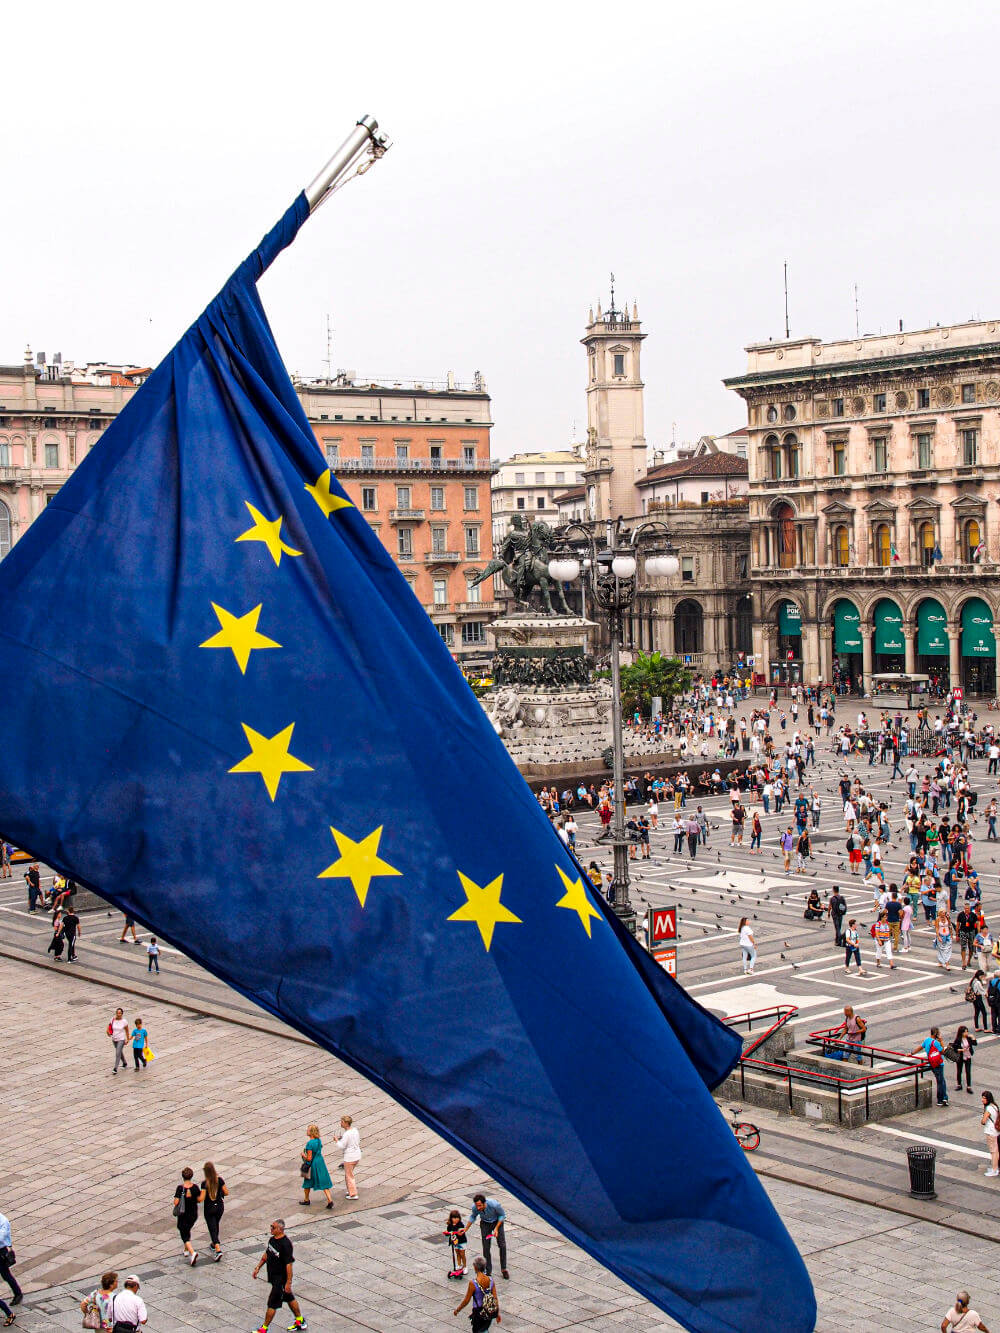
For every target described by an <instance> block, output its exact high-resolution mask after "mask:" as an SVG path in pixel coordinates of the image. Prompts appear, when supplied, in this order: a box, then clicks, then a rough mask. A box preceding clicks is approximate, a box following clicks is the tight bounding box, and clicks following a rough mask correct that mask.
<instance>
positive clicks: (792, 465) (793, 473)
mask: <svg viewBox="0 0 1000 1333" xmlns="http://www.w3.org/2000/svg"><path fill="white" fill-rule="evenodd" d="M784 445H785V476H786V477H797V476H798V475H799V441H798V437H797V436H795V435H786V436H785V440H784Z"/></svg>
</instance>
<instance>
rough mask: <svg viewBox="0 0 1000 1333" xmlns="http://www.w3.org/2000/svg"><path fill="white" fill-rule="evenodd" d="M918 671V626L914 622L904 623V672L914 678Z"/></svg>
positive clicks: (907, 621) (905, 621)
mask: <svg viewBox="0 0 1000 1333" xmlns="http://www.w3.org/2000/svg"><path fill="white" fill-rule="evenodd" d="M916 669H917V626H916V624H915V623H914V622H913V621H910V620H904V621H903V670H904V671H905V672H906V674H907V675H908V676H912V675H913V673H914V672H915V671H916Z"/></svg>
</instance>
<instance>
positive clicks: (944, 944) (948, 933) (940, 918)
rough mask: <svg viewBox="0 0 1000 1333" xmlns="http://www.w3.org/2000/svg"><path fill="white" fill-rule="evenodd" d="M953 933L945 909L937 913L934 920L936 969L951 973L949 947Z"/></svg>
mask: <svg viewBox="0 0 1000 1333" xmlns="http://www.w3.org/2000/svg"><path fill="white" fill-rule="evenodd" d="M953 935H954V932H953V930H952V925H951V917H950V916H949V915H948V909H947V907H942V908H940V910H939V911H938V914H937V917H936V918H935V920H934V949H935V952H936V953H937V960H938V967H942V968H944V970H945V971H946V972H950V971H951V945H952V938H953Z"/></svg>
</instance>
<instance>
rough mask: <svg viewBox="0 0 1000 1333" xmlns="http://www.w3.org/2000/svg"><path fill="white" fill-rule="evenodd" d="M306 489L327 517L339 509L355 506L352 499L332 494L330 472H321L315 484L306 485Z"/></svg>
mask: <svg viewBox="0 0 1000 1333" xmlns="http://www.w3.org/2000/svg"><path fill="white" fill-rule="evenodd" d="M306 490H307V491H308V492H309V494H310V495H311V496H312V498H313V499H314V500H315V501H316V503H317V504H318V505H319V507H320V509H322V511H323V514H324V516H325V517H326V518H329V517H330V515H331V514H332V513H334V512H335V510H337V509H353V508H354V506H353V505H352V504H351V502H350V500H345V499H344V497H343V496H342V495H331V494H330V472H329V469H328V470H327V471H326V472H321V473H320V474H319V476H318V477H317V478H316V485H315V486H306Z"/></svg>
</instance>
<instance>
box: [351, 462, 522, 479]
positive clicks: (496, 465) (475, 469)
mask: <svg viewBox="0 0 1000 1333" xmlns="http://www.w3.org/2000/svg"><path fill="white" fill-rule="evenodd" d="M333 471H334V472H335V473H336V474H337V476H340V474H341V473H343V472H361V473H374V472H405V473H411V472H443V473H445V474H447V473H449V472H452V473H458V474H461V473H463V472H465V473H475V474H478V473H482V472H487V473H491V474H492V473H494V472H499V471H500V459H499V458H477V459H476V460H475V461H474V462H472V463H467V462H466V461H465V459H464V458H372V459H370V460H365V459H363V458H341V459H340V460H339V462H337V463H335V464H333Z"/></svg>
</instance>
